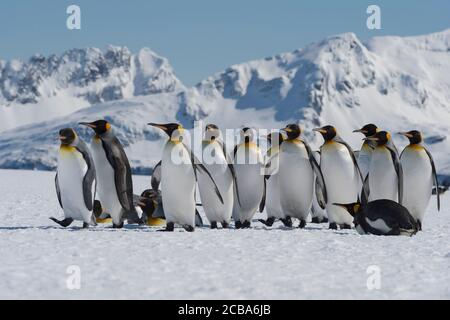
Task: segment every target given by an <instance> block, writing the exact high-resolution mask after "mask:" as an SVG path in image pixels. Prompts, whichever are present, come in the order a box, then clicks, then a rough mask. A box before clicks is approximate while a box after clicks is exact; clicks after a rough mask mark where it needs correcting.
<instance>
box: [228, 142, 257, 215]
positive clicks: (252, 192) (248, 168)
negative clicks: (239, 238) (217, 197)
mask: <svg viewBox="0 0 450 320" xmlns="http://www.w3.org/2000/svg"><path fill="white" fill-rule="evenodd" d="M246 150H247V151H248V152H247V153H248V159H249V160H250V161H246V157H245V153H246V152H245V151H246ZM262 167H263V165H262V155H261V151H260V150H259V148H258V147H257V146H256V145H253V144H250V145H249V146H245V147H244V145H241V146H240V147H239V148H238V150H237V153H236V157H235V166H234V168H235V171H236V179H237V184H238V189H239V196H240V198H239V199H240V201H241V203H240V206H239V204H238V201H237V200H236V201H235V203H234V209H233V218H234V219H235V220H239V221H241V222H245V221H248V222H251V219H252V218H253V216H254V215H255V213H256V211H257V210H258V208H259V205H260V204H261V201H262V198H263V194H264V172H262Z"/></svg>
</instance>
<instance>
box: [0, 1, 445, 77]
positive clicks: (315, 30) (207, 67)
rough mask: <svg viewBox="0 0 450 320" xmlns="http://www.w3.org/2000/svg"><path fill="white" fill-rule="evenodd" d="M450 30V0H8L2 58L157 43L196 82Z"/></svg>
mask: <svg viewBox="0 0 450 320" xmlns="http://www.w3.org/2000/svg"><path fill="white" fill-rule="evenodd" d="M70 4H77V5H79V6H80V7H81V10H82V30H79V31H69V30H67V28H66V18H67V15H66V8H67V6H68V5H70ZM369 4H377V5H379V6H380V7H381V10H382V30H377V31H370V30H368V29H367V28H366V18H367V14H366V8H367V6H368V5H369ZM446 28H450V1H449V0H428V1H425V0H414V1H408V0H389V1H375V0H373V1H366V0H342V1H336V0H314V1H301V0H277V1H274V0H272V1H268V0H226V1H225V0H222V1H218V0H184V1H182V0H178V1H175V0H128V1H123V0H94V1H93V0H79V1H76V0H72V1H66V0H41V1H36V0H2V1H1V2H0V58H1V59H12V58H21V59H28V58H29V56H31V55H32V54H34V53H42V54H45V55H47V54H50V53H57V54H60V53H62V52H63V51H64V50H66V49H69V48H73V47H88V46H95V47H100V48H104V47H105V46H106V45H108V44H114V45H123V46H127V47H129V48H130V49H131V50H132V51H134V52H135V51H137V50H138V49H139V48H141V47H150V48H152V49H153V50H154V51H156V52H157V53H159V54H160V55H163V56H165V57H167V58H168V59H169V60H170V62H171V64H172V65H173V67H174V69H175V72H176V74H177V75H178V77H179V78H180V79H181V80H182V81H183V82H184V83H186V84H195V83H196V82H198V81H200V80H202V79H203V78H205V77H207V76H209V75H211V74H213V73H215V72H217V71H221V70H223V69H224V68H226V67H228V66H230V65H232V64H235V63H240V62H245V61H247V60H251V59H256V58H262V57H266V56H270V55H274V54H277V53H281V52H286V51H291V50H294V49H296V48H300V47H303V46H304V45H306V44H308V43H310V42H313V41H317V40H320V39H322V38H324V37H326V36H329V35H333V34H337V33H343V32H349V31H351V32H355V33H356V34H357V35H358V37H360V38H361V39H362V40H366V39H368V38H370V37H372V36H380V35H417V34H425V33H430V32H434V31H441V30H444V29H446Z"/></svg>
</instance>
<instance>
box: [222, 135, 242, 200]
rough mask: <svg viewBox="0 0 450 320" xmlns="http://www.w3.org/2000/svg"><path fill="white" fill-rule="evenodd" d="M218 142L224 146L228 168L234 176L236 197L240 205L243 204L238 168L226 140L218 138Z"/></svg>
mask: <svg viewBox="0 0 450 320" xmlns="http://www.w3.org/2000/svg"><path fill="white" fill-rule="evenodd" d="M217 142H218V143H219V144H220V145H221V146H222V151H223V155H224V156H225V159H226V160H227V163H228V169H229V170H230V172H231V176H232V177H233V182H234V185H235V187H236V198H237V201H238V204H239V206H241V197H240V195H239V187H238V181H237V176H236V170H234V165H233V160H232V159H231V157H230V155H229V154H228V152H227V147H226V145H225V142H222V141H220V140H217Z"/></svg>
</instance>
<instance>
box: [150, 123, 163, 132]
mask: <svg viewBox="0 0 450 320" xmlns="http://www.w3.org/2000/svg"><path fill="white" fill-rule="evenodd" d="M147 124H148V125H149V126H152V127H155V128H159V129H161V130H163V131H167V127H166V126H164V125H162V124H157V123H147Z"/></svg>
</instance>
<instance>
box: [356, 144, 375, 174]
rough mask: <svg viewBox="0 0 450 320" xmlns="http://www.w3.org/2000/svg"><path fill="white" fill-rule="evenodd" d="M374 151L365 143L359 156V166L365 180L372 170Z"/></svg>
mask: <svg viewBox="0 0 450 320" xmlns="http://www.w3.org/2000/svg"><path fill="white" fill-rule="evenodd" d="M372 152H373V150H372V149H371V148H370V147H369V146H368V145H367V144H366V143H364V144H363V146H362V148H361V151H360V152H359V156H358V165H359V169H360V170H361V173H362V176H363V177H364V179H365V178H366V177H367V174H368V173H369V168H370V160H371V159H372Z"/></svg>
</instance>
